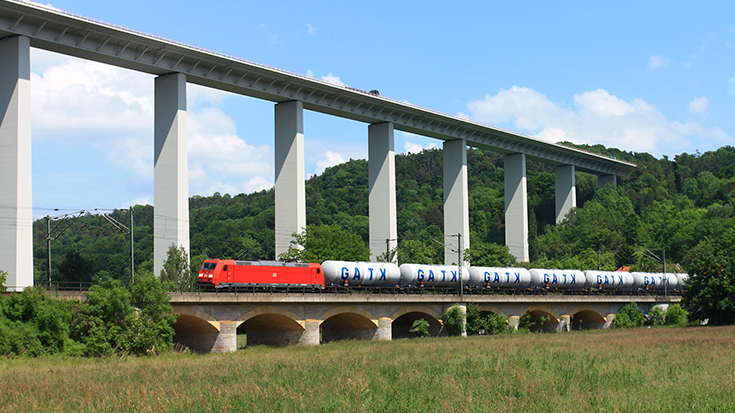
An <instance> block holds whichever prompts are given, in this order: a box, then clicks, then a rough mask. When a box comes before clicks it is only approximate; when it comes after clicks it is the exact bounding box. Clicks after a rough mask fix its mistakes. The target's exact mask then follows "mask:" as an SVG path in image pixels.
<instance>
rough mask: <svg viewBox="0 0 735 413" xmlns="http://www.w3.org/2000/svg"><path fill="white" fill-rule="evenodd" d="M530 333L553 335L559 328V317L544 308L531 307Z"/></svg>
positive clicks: (552, 311)
mask: <svg viewBox="0 0 735 413" xmlns="http://www.w3.org/2000/svg"><path fill="white" fill-rule="evenodd" d="M526 311H527V312H529V313H530V314H531V328H530V329H531V331H532V332H534V333H553V332H554V331H556V329H557V327H559V315H558V314H556V312H555V311H554V310H552V309H550V308H549V307H546V306H531V307H529V308H528V309H527V310H526Z"/></svg>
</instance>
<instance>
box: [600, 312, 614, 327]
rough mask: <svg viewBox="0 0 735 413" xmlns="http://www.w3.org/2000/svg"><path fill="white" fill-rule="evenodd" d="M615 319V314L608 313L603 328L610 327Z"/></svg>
mask: <svg viewBox="0 0 735 413" xmlns="http://www.w3.org/2000/svg"><path fill="white" fill-rule="evenodd" d="M613 321H615V314H608V315H607V317H605V324H604V325H603V326H602V328H610V327H611V326H612V323H613Z"/></svg>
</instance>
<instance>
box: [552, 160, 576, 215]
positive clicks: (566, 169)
mask: <svg viewBox="0 0 735 413" xmlns="http://www.w3.org/2000/svg"><path fill="white" fill-rule="evenodd" d="M574 172H575V168H574V165H563V166H557V167H556V171H555V174H554V181H555V190H556V197H555V201H556V223H557V224H558V223H560V222H561V221H562V220H564V217H565V216H566V215H567V214H568V213H569V211H570V210H571V209H572V208H574V207H576V206H577V183H576V178H575V176H574Z"/></svg>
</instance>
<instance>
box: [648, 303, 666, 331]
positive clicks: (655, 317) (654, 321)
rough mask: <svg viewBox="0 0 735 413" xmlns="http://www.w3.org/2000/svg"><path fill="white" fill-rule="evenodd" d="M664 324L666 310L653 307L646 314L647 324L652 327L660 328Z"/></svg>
mask: <svg viewBox="0 0 735 413" xmlns="http://www.w3.org/2000/svg"><path fill="white" fill-rule="evenodd" d="M665 323H666V310H664V309H663V308H661V307H653V308H652V309H651V311H649V312H648V324H650V325H652V326H656V327H658V326H662V325H664V324H665Z"/></svg>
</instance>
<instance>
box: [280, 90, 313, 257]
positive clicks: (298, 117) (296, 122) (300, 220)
mask: <svg viewBox="0 0 735 413" xmlns="http://www.w3.org/2000/svg"><path fill="white" fill-rule="evenodd" d="M275 121H276V124H275V135H276V136H275V145H274V148H275V167H276V188H275V192H276V194H275V196H276V259H278V256H279V255H280V254H282V253H284V252H286V251H288V247H289V245H290V243H291V235H292V234H293V233H299V232H301V231H303V230H304V228H306V184H305V182H304V103H303V102H301V101H295V100H294V101H290V102H282V103H278V104H277V105H276V114H275Z"/></svg>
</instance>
